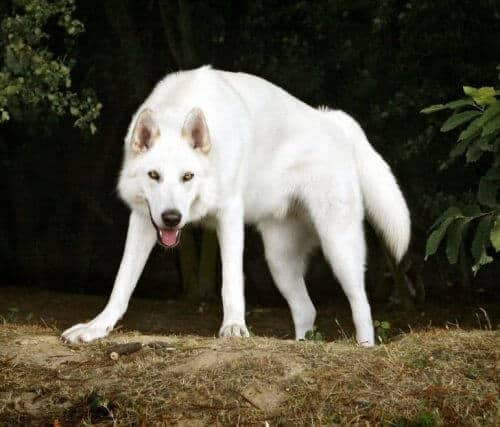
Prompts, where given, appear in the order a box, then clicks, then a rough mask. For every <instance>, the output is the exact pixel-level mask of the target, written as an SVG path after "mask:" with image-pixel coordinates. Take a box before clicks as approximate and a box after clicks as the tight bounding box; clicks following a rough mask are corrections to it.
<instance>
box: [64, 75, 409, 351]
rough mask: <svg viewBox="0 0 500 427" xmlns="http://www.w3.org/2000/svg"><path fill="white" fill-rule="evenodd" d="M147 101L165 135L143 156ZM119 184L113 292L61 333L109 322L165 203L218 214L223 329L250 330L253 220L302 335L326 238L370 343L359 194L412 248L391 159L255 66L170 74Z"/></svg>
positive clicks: (385, 227) (198, 214) (97, 328)
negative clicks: (195, 118) (197, 118)
mask: <svg viewBox="0 0 500 427" xmlns="http://www.w3.org/2000/svg"><path fill="white" fill-rule="evenodd" d="M194 107H197V108H199V109H201V111H202V112H203V114H204V117H205V119H206V123H207V126H208V129H209V134H210V141H211V149H210V151H209V152H208V153H205V152H201V150H195V149H193V148H192V146H191V145H190V144H189V143H187V142H186V139H185V138H183V137H182V126H183V123H184V121H185V119H186V117H187V116H188V114H189V113H190V111H192V109H193V108H194ZM144 109H149V110H151V111H152V114H153V115H154V121H155V123H156V124H157V125H158V127H159V130H160V137H159V138H158V140H157V141H155V143H154V144H153V145H152V147H151V148H149V149H148V150H147V151H146V152H144V153H140V154H137V153H135V152H134V151H133V150H132V141H131V139H132V137H133V132H134V127H135V124H136V120H137V117H138V114H139V113H140V112H141V111H143V110H144ZM150 170H155V171H158V172H159V173H160V174H161V176H162V179H161V181H158V182H157V181H153V180H151V179H150V178H149V177H148V172H149V171H150ZM185 172H192V173H194V178H193V179H192V180H191V181H189V182H188V183H185V182H182V181H181V180H180V178H179V177H180V176H182V174H184V173H185ZM118 189H119V192H120V195H121V197H122V198H123V200H124V201H125V202H126V203H127V204H128V205H129V206H130V208H131V210H132V213H131V217H130V225H129V231H128V235H127V243H126V246H125V252H124V256H123V260H122V263H121V266H120V269H119V272H118V275H117V278H116V281H115V285H114V288H113V292H112V294H111V298H110V300H109V302H108V304H107V306H106V308H105V309H104V311H103V312H102V313H101V314H99V315H98V316H97V317H96V318H95V319H94V320H92V321H91V322H89V323H86V324H79V325H76V326H74V327H72V328H70V329H68V330H67V331H65V332H64V333H63V337H64V339H66V340H68V341H70V342H76V341H91V340H93V339H96V338H100V337H103V336H105V335H106V334H107V333H108V332H109V331H110V330H111V329H112V328H113V327H114V325H115V324H116V322H117V321H118V320H119V318H120V317H121V316H122V315H123V314H124V313H125V310H126V308H127V304H128V301H129V298H130V295H131V294H132V292H133V289H134V287H135V285H136V283H137V280H138V278H139V276H140V274H141V272H142V269H143V267H144V264H145V262H146V259H147V257H148V255H149V253H150V251H151V249H152V247H153V245H154V240H155V238H156V232H155V228H154V226H153V223H152V221H153V222H154V223H155V224H156V225H157V226H158V225H159V224H160V223H161V213H162V212H163V211H165V210H167V209H177V210H179V211H180V212H181V214H182V221H181V226H183V225H185V224H186V223H190V222H196V221H200V220H204V219H210V220H212V221H207V222H214V223H215V224H216V230H217V235H218V239H219V245H220V250H221V258H222V276H223V278H222V302H223V309H224V317H223V321H222V326H221V328H220V331H219V334H220V335H221V336H248V330H247V327H246V323H245V301H244V290H243V267H242V257H243V234H244V222H247V223H253V224H256V225H257V227H258V229H259V230H260V232H261V233H262V237H263V241H264V246H265V254H266V259H267V261H268V263H269V267H270V271H271V273H272V275H273V278H274V280H275V282H276V285H277V286H278V288H279V290H280V291H281V293H282V294H283V296H284V297H285V299H286V300H287V302H288V304H289V306H290V309H291V312H292V316H293V321H294V325H295V334H296V338H297V339H301V338H304V335H305V333H306V332H307V330H310V329H312V327H313V324H314V320H315V316H316V311H315V308H314V306H313V304H312V302H311V299H310V298H309V295H308V293H307V289H306V286H305V284H304V278H303V276H304V271H305V268H306V265H307V257H308V254H309V253H310V251H311V250H312V249H313V248H314V247H316V246H321V248H322V249H323V252H324V254H325V257H326V259H327V260H328V261H329V263H330V265H331V267H332V270H333V272H334V273H335V275H336V276H337V278H338V279H339V281H340V283H341V285H342V288H343V289H344V291H345V293H346V295H347V297H348V300H349V303H350V305H351V309H352V314H353V320H354V324H355V327H356V337H357V340H358V342H359V343H360V344H362V345H367V346H371V345H373V344H374V334H373V325H372V320H371V313H370V306H369V304H368V300H367V297H366V293H365V289H364V277H363V276H364V268H365V267H364V265H365V240H364V235H363V216H364V213H363V212H364V207H363V202H364V205H365V206H366V209H367V211H368V214H369V218H370V219H371V220H372V221H373V222H374V225H375V226H376V228H377V229H379V231H380V232H381V233H382V234H383V236H384V237H385V239H386V241H387V243H388V246H389V248H390V250H391V251H392V253H393V255H394V257H395V259H396V260H398V261H399V260H400V259H401V257H402V256H403V254H404V252H405V251H406V249H407V246H408V241H409V236H410V220H409V214H408V209H407V207H406V204H405V201H404V199H403V196H402V194H401V192H400V190H399V187H398V185H397V184H396V181H395V179H394V177H393V175H392V174H391V172H390V169H389V167H388V166H387V164H386V163H385V162H384V161H383V159H382V158H381V157H380V156H379V155H378V154H377V153H376V152H375V150H374V149H373V148H372V147H371V146H370V144H369V143H368V140H367V139H366V136H365V135H364V133H363V131H362V129H361V128H360V126H359V125H358V124H357V123H356V122H355V121H354V120H353V119H352V118H351V117H350V116H348V115H347V114H345V113H343V112H340V111H328V110H316V109H313V108H311V107H309V106H308V105H306V104H304V103H302V102H301V101H299V100H298V99H296V98H294V97H293V96H291V95H290V94H288V93H287V92H285V91H283V90H282V89H280V88H279V87H277V86H274V85H273V84H271V83H269V82H267V81H265V80H263V79H260V78H258V77H255V76H252V75H248V74H243V73H229V72H224V71H218V70H213V69H211V68H210V67H202V68H199V69H196V70H192V71H185V72H181V73H176V74H171V75H169V76H167V77H166V78H165V79H164V80H162V81H161V82H160V83H159V84H158V85H157V86H156V88H155V89H154V90H153V92H152V93H151V95H150V96H149V97H148V98H147V99H146V101H145V102H144V104H143V105H142V106H141V107H140V108H139V109H138V111H137V113H136V114H135V116H134V117H133V119H132V122H131V124H130V127H129V131H128V134H127V136H126V138H125V159H124V164H123V169H122V172H121V176H120V181H119V184H118ZM204 222H205V221H204ZM181 240H182V239H181ZM181 244H182V243H181Z"/></svg>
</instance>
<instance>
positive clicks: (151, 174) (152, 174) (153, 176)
mask: <svg viewBox="0 0 500 427" xmlns="http://www.w3.org/2000/svg"><path fill="white" fill-rule="evenodd" d="M148 176H149V177H150V178H151V179H154V180H155V181H159V180H160V174H159V173H158V172H156V171H149V172H148Z"/></svg>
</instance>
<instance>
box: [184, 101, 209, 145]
mask: <svg viewBox="0 0 500 427" xmlns="http://www.w3.org/2000/svg"><path fill="white" fill-rule="evenodd" d="M182 136H183V137H184V138H186V139H187V140H188V142H189V144H191V146H192V147H193V148H194V149H195V150H199V151H200V152H202V153H203V154H208V152H209V151H210V148H211V143H210V134H209V132H208V126H207V122H206V120H205V115H204V114H203V111H201V109H199V108H193V109H192V110H191V111H190V112H189V113H188V115H187V117H186V120H185V121H184V125H183V126H182Z"/></svg>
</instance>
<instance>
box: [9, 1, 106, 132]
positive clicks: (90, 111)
mask: <svg viewBox="0 0 500 427" xmlns="http://www.w3.org/2000/svg"><path fill="white" fill-rule="evenodd" d="M74 10H75V4H74V0H54V1H49V0H13V1H12V2H11V7H10V14H8V16H6V17H4V18H2V19H1V21H0V123H2V122H6V121H8V120H10V119H11V117H18V118H20V119H22V118H23V117H24V116H29V115H32V114H36V115H38V114H44V113H45V112H46V111H49V112H51V113H52V114H54V115H56V116H64V115H70V116H73V117H74V119H75V122H74V124H75V126H77V127H79V128H82V129H89V130H90V132H91V133H95V131H96V126H95V120H96V119H97V117H98V116H99V113H100V110H101V108H102V105H101V104H100V103H98V102H97V101H96V99H95V95H94V94H93V92H91V91H90V90H85V91H83V92H82V93H81V94H78V93H76V92H74V91H72V90H71V88H72V85H73V83H72V80H71V69H72V68H73V66H74V65H75V61H74V60H73V59H72V58H71V55H69V53H70V47H71V44H72V43H73V42H74V40H75V38H76V37H77V36H78V35H79V34H81V33H82V32H83V31H84V26H83V24H82V23H81V22H80V21H79V20H77V19H75V18H74V17H73V12H74ZM55 26H57V27H59V28H60V29H62V33H63V37H64V38H65V40H64V41H65V44H64V46H65V49H64V52H63V53H62V54H59V55H56V54H55V53H54V52H53V51H52V50H51V49H50V48H49V40H50V38H51V36H50V34H49V32H48V31H49V29H50V30H52V31H53V29H54V28H55Z"/></svg>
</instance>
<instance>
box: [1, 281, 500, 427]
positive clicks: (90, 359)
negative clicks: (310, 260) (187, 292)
mask: <svg viewBox="0 0 500 427" xmlns="http://www.w3.org/2000/svg"><path fill="white" fill-rule="evenodd" d="M104 302H105V298H102V297H92V296H74V295H69V294H56V293H51V292H45V291H44V292H39V291H34V290H33V289H24V290H19V289H14V288H4V289H0V316H1V317H0V425H44V424H49V425H53V426H61V425H63V426H66V425H124V424H125V425H128V424H132V425H151V424H155V425H156V424H160V425H266V422H267V423H268V425H272V426H274V425H335V424H336V425H346V424H349V425H395V426H418V425H421V426H432V425H491V426H493V425H498V421H499V418H498V416H499V415H500V412H499V401H498V392H499V386H498V385H499V383H500V381H499V380H500V378H499V371H498V368H499V365H498V361H499V360H500V358H499V356H500V333H499V332H498V331H491V330H485V329H490V325H491V326H492V327H493V328H495V322H496V319H494V318H493V319H492V317H494V316H492V315H490V316H485V315H484V313H482V311H481V310H480V309H479V308H478V309H477V310H476V311H474V310H472V309H471V313H470V315H469V318H470V324H467V322H466V319H467V316H462V317H463V318H462V319H461V321H460V322H459V321H458V320H457V318H456V317H455V318H454V317H452V316H453V313H451V315H450V312H448V313H444V314H443V318H442V319H440V318H438V320H434V323H432V324H431V322H430V319H429V318H428V317H427V316H428V315H427V314H424V315H420V316H419V318H418V319H416V318H414V320H415V322H413V323H412V324H409V325H408V323H407V321H408V319H404V316H398V315H397V314H395V313H393V314H392V315H390V316H394V318H392V317H390V318H388V317H387V314H386V318H384V319H381V320H386V321H390V322H391V323H392V325H391V328H390V329H389V330H388V331H386V332H384V331H382V334H386V336H385V339H386V341H387V342H386V343H384V344H381V345H379V346H377V347H376V348H375V349H363V348H358V347H357V346H356V345H355V343H354V342H353V340H352V339H350V334H351V331H350V326H349V325H350V319H349V312H348V310H347V309H337V310H335V313H333V311H332V309H331V308H329V309H325V310H320V315H319V321H318V329H319V330H320V331H321V333H322V335H323V338H322V337H320V336H319V335H317V336H316V338H317V340H316V341H306V342H295V341H292V340H290V339H289V338H291V336H292V328H291V320H290V317H289V315H288V312H287V310H286V309H284V308H277V309H274V308H273V309H269V308H265V309H264V308H259V307H254V308H250V310H249V313H248V322H249V324H250V325H251V326H252V331H253V333H254V334H255V335H258V336H253V337H251V338H249V339H217V338H215V337H214V332H215V331H216V330H217V328H218V326H219V319H220V312H219V310H218V308H216V307H209V306H203V305H202V306H198V307H192V306H188V305H183V304H174V303H166V302H165V301H154V300H146V299H135V300H134V301H133V303H132V304H131V307H130V310H129V313H128V314H127V316H126V318H125V320H124V322H123V323H122V324H121V326H120V327H119V328H118V330H117V331H116V332H113V333H112V334H111V335H110V336H109V337H108V338H106V339H104V340H101V341H99V342H97V343H92V344H89V345H82V346H69V345H66V344H64V343H62V342H61V341H60V340H59V334H60V332H61V331H62V330H63V329H64V328H65V327H67V326H70V325H71V324H73V323H74V322H76V321H82V320H84V319H90V318H91V317H92V316H93V315H95V314H96V313H97V311H98V310H99V308H100V307H102V304H103V303H104ZM375 316H377V313H375ZM446 316H448V319H449V321H448V323H447V321H446V320H445V319H446ZM335 318H337V321H336V322H335V320H334V319H335ZM398 318H399V319H400V320H399V324H398V320H397V319H398ZM435 318H436V317H435V316H434V319H435ZM464 319H465V320H464ZM405 323H406V324H407V326H406V327H405ZM457 323H459V324H457ZM474 324H475V325H476V326H478V328H479V327H481V328H483V329H475V330H472V329H470V326H473V325H474ZM434 325H436V326H437V327H436V328H435V327H434ZM464 326H465V327H467V329H469V330H464V329H462V327H464ZM133 329H140V333H139V332H134V331H133ZM321 338H322V339H321ZM332 339H335V341H333V342H332V341H331V340H332ZM367 423H368V424H367Z"/></svg>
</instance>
